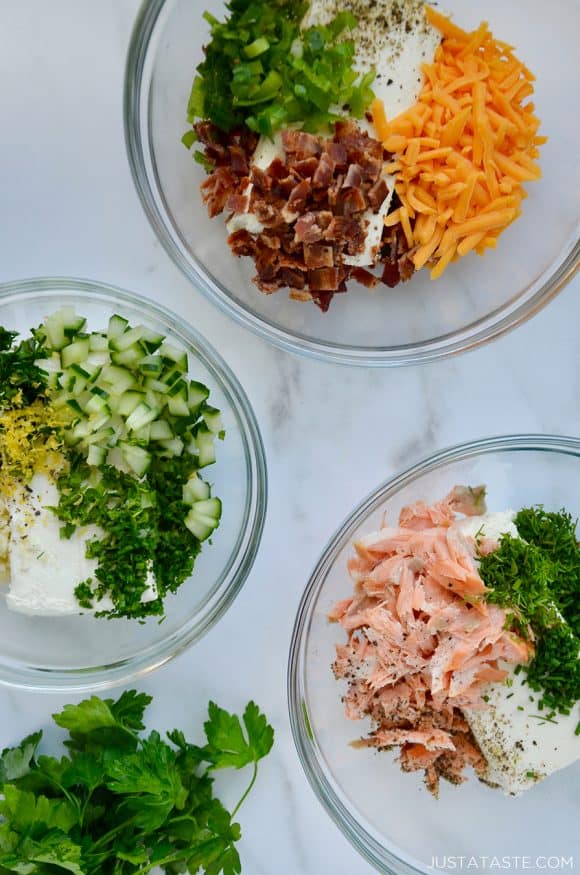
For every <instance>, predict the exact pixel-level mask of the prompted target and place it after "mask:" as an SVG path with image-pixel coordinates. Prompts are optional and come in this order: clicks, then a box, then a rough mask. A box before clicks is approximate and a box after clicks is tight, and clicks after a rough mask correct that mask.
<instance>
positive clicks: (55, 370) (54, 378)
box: [34, 352, 61, 389]
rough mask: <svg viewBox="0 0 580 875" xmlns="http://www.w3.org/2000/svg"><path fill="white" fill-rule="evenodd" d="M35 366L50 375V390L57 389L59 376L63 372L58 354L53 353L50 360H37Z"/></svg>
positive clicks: (48, 382) (48, 380)
mask: <svg viewBox="0 0 580 875" xmlns="http://www.w3.org/2000/svg"><path fill="white" fill-rule="evenodd" d="M34 364H35V365H36V367H37V368H40V369H41V370H42V371H44V373H45V374H48V379H47V385H48V387H49V388H50V389H54V388H56V386H57V385H58V376H59V374H60V371H61V364H60V356H59V354H58V353H57V352H53V353H52V355H50V356H49V357H48V358H45V359H37V360H36V361H35V362H34Z"/></svg>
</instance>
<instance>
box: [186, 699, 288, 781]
mask: <svg viewBox="0 0 580 875" xmlns="http://www.w3.org/2000/svg"><path fill="white" fill-rule="evenodd" d="M208 713H209V720H208V721H207V722H206V723H205V724H204V728H205V733H206V736H207V740H208V743H207V745H206V747H205V748H203V755H204V758H205V759H206V760H207V762H209V763H211V764H212V767H213V768H214V769H225V768H235V769H242V768H243V767H244V766H246V765H248V763H257V762H258V760H260V759H262V757H265V756H266V755H267V754H268V753H269V752H270V750H271V748H272V744H273V743H274V731H273V729H272V727H271V726H269V725H268V723H267V721H266V718H265V717H264V715H263V714H260V711H259V709H258V706H257V705H256V704H255V703H254V702H249V703H248V705H247V707H246V710H245V711H244V718H243V720H244V726H245V728H246V733H247V740H246V737H245V736H244V732H243V730H242V725H241V723H240V719H239V717H237V716H236V715H235V714H229V713H228V712H227V711H224V709H223V708H219V707H218V706H217V705H216V704H215V702H210V703H209V709H208Z"/></svg>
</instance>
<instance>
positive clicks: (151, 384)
mask: <svg viewBox="0 0 580 875" xmlns="http://www.w3.org/2000/svg"><path fill="white" fill-rule="evenodd" d="M145 388H146V389H151V391H152V392H158V393H159V394H160V395H167V393H168V392H169V386H167V385H166V384H165V383H162V382H161V380H156V379H155V378H154V377H147V379H146V380H145Z"/></svg>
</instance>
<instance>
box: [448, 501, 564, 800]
mask: <svg viewBox="0 0 580 875" xmlns="http://www.w3.org/2000/svg"><path fill="white" fill-rule="evenodd" d="M514 519H515V511H513V510H503V511H497V512H495V513H487V514H483V515H481V516H472V517H466V518H465V519H463V520H461V521H459V522H458V523H456V524H455V525H456V526H457V528H459V529H460V531H461V532H462V533H463V534H464V535H466V536H467V537H472V538H475V537H476V535H478V534H481V535H482V536H483V537H484V538H489V539H491V540H494V541H497V540H499V539H500V537H501V536H502V535H511V536H512V537H514V538H517V537H519V533H518V530H517V528H516V526H515V523H514ZM524 680H525V674H524V673H523V672H520V673H519V674H515V672H514V671H513V670H512V671H511V673H510V675H509V677H508V678H507V680H506V682H504V683H501V684H489V685H488V686H487V688H486V689H485V691H484V693H483V694H484V695H485V696H486V697H487V700H488V707H487V708H485V709H483V710H481V711H479V710H478V711H475V710H470V709H468V708H466V709H465V710H464V712H463V713H464V715H465V718H466V720H467V721H468V723H469V725H470V727H471V731H472V732H473V734H474V736H475V738H476V741H477V743H478V744H479V747H480V748H481V752H482V753H483V755H484V757H485V759H486V761H487V771H486V773H485V776H484V780H485V781H486V782H487V783H489V784H492V785H494V786H498V787H500V788H501V789H502V790H504V792H505V793H507V794H509V795H519V794H520V793H522V792H523V791H524V790H528V789H529V788H530V787H533V785H534V784H536V783H537V782H538V781H541V780H542V779H543V778H546V777H548V775H551V774H552V773H553V772H556V771H558V770H559V769H563V768H565V767H566V766H569V765H571V764H572V763H573V762H575V761H576V760H577V759H579V758H580V737H579V736H577V735H575V734H574V731H575V729H576V725H577V723H578V720H579V718H580V705H577V706H576V708H575V709H574V712H573V713H571V714H569V715H563V714H558V715H556V717H554V718H553V719H554V721H555V722H552V721H551V720H550V721H546V720H545V719H541V718H542V712H541V711H539V710H538V706H537V695H534V694H533V693H532V691H531V690H530V688H529V687H528V686H526V685H525V683H524ZM543 713H544V715H545V714H546V713H547V712H545V711H544V712H543Z"/></svg>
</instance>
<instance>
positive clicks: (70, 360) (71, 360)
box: [60, 338, 89, 368]
mask: <svg viewBox="0 0 580 875" xmlns="http://www.w3.org/2000/svg"><path fill="white" fill-rule="evenodd" d="M88 354H89V340H88V338H84V339H83V340H75V341H74V342H73V343H70V344H69V345H68V346H65V347H64V349H63V350H62V351H61V354H60V358H61V362H62V366H63V368H70V366H71V365H72V364H80V363H81V362H84V361H85V359H86V358H87V356H88Z"/></svg>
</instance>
